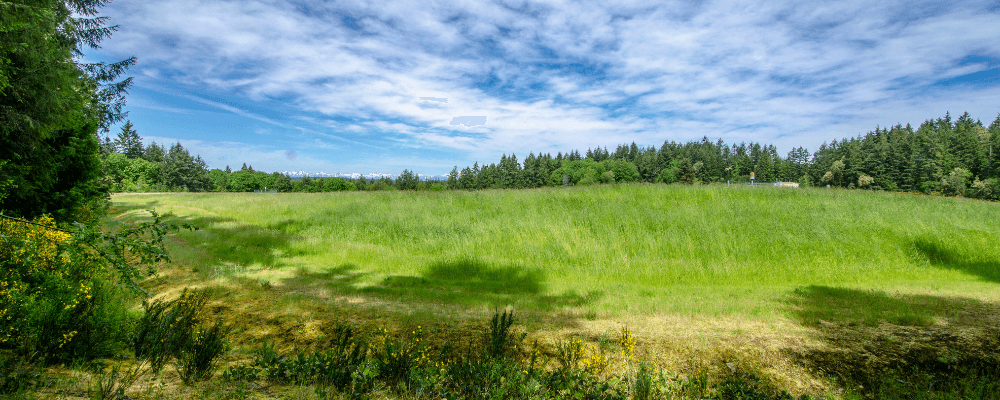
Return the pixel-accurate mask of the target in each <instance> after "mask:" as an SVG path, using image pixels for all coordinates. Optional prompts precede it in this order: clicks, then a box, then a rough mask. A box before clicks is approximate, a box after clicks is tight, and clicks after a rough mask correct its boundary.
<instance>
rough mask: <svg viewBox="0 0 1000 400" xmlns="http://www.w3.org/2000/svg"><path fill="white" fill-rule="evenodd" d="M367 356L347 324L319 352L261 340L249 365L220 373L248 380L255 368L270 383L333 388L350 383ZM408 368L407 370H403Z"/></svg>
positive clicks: (250, 379) (358, 339)
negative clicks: (282, 349)
mask: <svg viewBox="0 0 1000 400" xmlns="http://www.w3.org/2000/svg"><path fill="white" fill-rule="evenodd" d="M367 356H368V344H367V342H366V341H365V340H363V339H361V338H359V337H357V336H356V335H355V332H354V330H353V329H352V328H350V327H343V326H341V327H337V328H336V329H335V333H334V338H333V347H332V348H331V349H329V350H327V351H323V352H313V353H311V354H306V353H298V354H295V355H294V356H287V357H286V356H283V355H280V354H279V353H278V352H277V351H275V350H274V344H273V343H270V342H268V343H265V344H264V345H262V346H261V347H260V348H259V349H258V350H257V351H256V352H255V353H254V361H253V364H252V367H250V368H247V367H231V368H230V369H229V370H228V371H227V372H226V374H225V375H224V377H226V378H227V379H229V380H244V381H252V380H253V379H256V375H257V373H258V372H259V371H263V372H264V375H265V378H266V379H267V380H268V381H270V382H274V383H293V384H300V385H301V384H320V385H332V386H333V387H335V388H337V390H341V391H344V390H347V389H348V388H351V387H352V386H354V380H355V377H356V376H357V375H358V370H359V369H360V367H361V366H362V364H363V363H364V362H365V360H366V359H367ZM407 372H408V371H407Z"/></svg>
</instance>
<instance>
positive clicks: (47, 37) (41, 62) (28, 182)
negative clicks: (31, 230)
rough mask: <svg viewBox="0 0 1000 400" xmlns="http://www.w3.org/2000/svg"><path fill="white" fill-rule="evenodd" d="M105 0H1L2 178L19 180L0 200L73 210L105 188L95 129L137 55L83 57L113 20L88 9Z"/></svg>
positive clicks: (120, 95)
mask: <svg viewBox="0 0 1000 400" xmlns="http://www.w3.org/2000/svg"><path fill="white" fill-rule="evenodd" d="M105 3H107V1H106V0H74V1H62V0H33V1H26V0H10V1H3V2H0V164H3V165H4V167H3V168H2V169H0V182H8V183H10V184H11V185H13V186H15V187H17V188H18V189H17V190H16V191H14V192H11V193H8V195H7V196H0V197H2V199H0V209H4V210H6V212H8V213H11V214H18V215H20V216H23V217H29V218H30V217H34V216H37V215H40V214H42V213H52V214H53V215H54V216H55V217H56V218H57V219H59V220H61V221H67V220H69V219H73V218H75V216H76V215H78V212H79V211H82V210H83V208H85V207H91V206H92V207H91V208H92V209H94V208H96V207H98V206H97V205H96V202H100V201H101V199H103V198H104V196H105V195H106V193H107V190H108V188H107V187H103V186H102V185H101V183H100V179H101V178H102V173H101V168H102V166H101V162H100V158H99V153H100V148H101V145H100V143H99V139H98V136H97V133H98V132H106V131H107V127H108V126H110V125H111V124H113V123H115V122H118V121H120V120H121V119H122V118H123V116H124V113H122V112H121V108H122V106H123V104H124V93H125V89H126V88H127V87H128V86H129V84H130V82H131V80H130V78H129V79H125V80H122V81H120V82H114V80H116V79H118V77H119V76H121V74H123V73H124V71H125V70H126V69H127V68H128V67H129V66H130V65H132V64H133V63H134V62H135V59H134V58H130V59H128V60H125V61H122V62H119V63H114V64H101V63H98V64H84V63H81V62H80V61H79V60H80V58H81V56H82V55H83V49H84V48H85V47H90V48H96V47H97V45H98V43H99V42H100V41H101V40H102V39H104V38H106V37H108V36H110V35H111V33H112V32H113V31H114V30H115V28H114V27H107V26H105V23H106V19H104V18H94V17H93V16H94V15H96V14H97V11H98V8H100V7H101V6H103V5H104V4H105Z"/></svg>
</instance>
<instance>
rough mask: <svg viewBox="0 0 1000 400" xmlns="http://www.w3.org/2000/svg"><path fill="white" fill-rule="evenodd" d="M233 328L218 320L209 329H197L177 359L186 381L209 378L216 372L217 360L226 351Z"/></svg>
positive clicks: (182, 376)
mask: <svg viewBox="0 0 1000 400" xmlns="http://www.w3.org/2000/svg"><path fill="white" fill-rule="evenodd" d="M231 330H232V329H231V327H230V326H228V325H226V324H223V323H222V321H220V320H217V321H216V322H215V324H214V325H212V326H211V327H209V328H208V329H205V330H198V331H195V333H194V334H193V335H192V336H191V342H190V343H189V344H188V345H187V346H185V347H184V350H183V351H182V352H181V355H180V357H178V360H177V366H178V368H177V370H178V373H180V376H181V380H182V381H184V383H186V384H191V383H193V382H198V381H203V380H207V379H209V378H211V377H212V375H214V374H215V368H216V361H217V360H218V358H219V356H221V355H222V354H223V353H225V351H226V347H227V346H226V340H225V339H226V336H228V335H229V333H230V332H231Z"/></svg>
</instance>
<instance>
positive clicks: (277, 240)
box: [164, 214, 302, 272]
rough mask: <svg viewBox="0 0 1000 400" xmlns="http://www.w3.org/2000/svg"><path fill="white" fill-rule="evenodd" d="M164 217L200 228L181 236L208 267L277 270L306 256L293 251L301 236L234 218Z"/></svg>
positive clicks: (167, 215) (201, 262)
mask: <svg viewBox="0 0 1000 400" xmlns="http://www.w3.org/2000/svg"><path fill="white" fill-rule="evenodd" d="M164 216H165V217H166V218H165V220H166V221H167V222H174V223H187V224H192V225H195V226H197V227H199V230H197V231H194V232H181V233H180V234H179V236H180V237H181V239H182V240H184V241H185V242H186V243H187V245H188V247H191V248H193V249H196V250H198V251H199V254H198V257H207V259H201V260H198V261H197V263H198V264H201V265H204V266H209V265H211V266H215V267H216V268H217V269H218V268H221V267H219V266H230V267H232V268H236V269H245V268H248V267H251V266H254V267H255V268H273V267H281V266H282V258H284V257H287V256H296V255H301V254H302V251H301V250H296V249H293V247H292V243H293V242H294V241H295V240H297V236H295V235H292V234H288V233H285V232H282V231H280V230H278V229H273V228H270V227H260V226H255V225H248V224H244V223H241V222H238V221H236V220H234V219H232V218H222V217H193V218H178V217H176V216H173V215H171V214H166V215H164ZM231 272H239V271H231Z"/></svg>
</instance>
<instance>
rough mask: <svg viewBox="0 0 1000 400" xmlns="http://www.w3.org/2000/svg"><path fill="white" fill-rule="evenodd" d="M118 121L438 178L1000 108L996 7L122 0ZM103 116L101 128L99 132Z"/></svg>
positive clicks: (846, 130)
mask: <svg viewBox="0 0 1000 400" xmlns="http://www.w3.org/2000/svg"><path fill="white" fill-rule="evenodd" d="M103 14H104V15H105V16H108V17H110V18H111V22H112V23H115V24H118V25H120V27H119V31H118V32H117V33H116V34H115V35H114V36H112V37H111V38H110V39H107V40H105V41H104V42H103V43H102V46H103V47H102V48H101V49H100V50H93V51H90V52H89V53H88V55H87V57H86V59H87V61H94V60H107V61H114V60H118V59H122V58H125V57H128V56H132V55H134V56H136V57H138V64H137V65H136V66H135V67H133V69H132V70H131V71H130V72H131V75H132V76H134V77H135V86H134V88H133V89H132V90H131V92H130V95H129V103H128V104H129V105H128V110H129V111H130V119H131V120H132V122H133V123H134V124H135V126H136V129H137V130H138V131H139V134H140V135H142V136H143V137H144V138H146V139H147V140H156V141H157V142H161V143H163V142H176V141H180V142H181V143H182V144H183V145H184V146H185V147H187V148H189V149H190V150H191V151H192V152H193V153H198V154H201V156H202V157H203V158H204V159H205V160H206V161H207V162H208V164H209V166H210V167H213V168H224V167H225V166H226V165H231V166H233V167H239V166H240V165H242V163H244V162H246V163H248V164H251V165H253V167H254V168H255V169H259V170H265V171H298V170H305V171H307V172H320V171H322V172H327V173H352V172H359V173H372V172H381V173H393V174H395V173H398V172H400V171H402V170H403V169H404V168H406V169H412V170H414V171H416V172H418V173H423V174H445V173H447V172H448V171H450V170H451V168H452V166H455V165H457V166H458V167H459V168H460V169H461V168H462V167H464V166H467V165H471V164H472V163H473V162H476V161H478V162H480V163H483V162H487V163H489V162H496V161H498V160H499V158H500V155H501V154H504V153H507V154H510V153H516V154H517V155H518V157H519V158H520V159H523V157H524V156H525V155H527V154H528V152H529V151H530V152H535V153H538V152H552V153H553V154H554V153H555V152H557V151H564V152H565V151H568V150H572V149H577V150H580V151H584V150H586V149H587V148H593V147H598V146H607V147H609V148H612V149H613V147H614V146H615V145H617V144H619V143H630V142H633V141H634V142H636V143H637V144H640V145H655V146H659V145H660V144H662V143H663V141H664V140H674V141H679V142H686V141H688V140H697V139H700V138H701V137H702V136H708V137H709V138H711V139H713V140H714V139H717V138H722V139H723V140H725V141H726V142H728V143H733V142H741V141H748V142H749V141H757V142H764V143H773V144H775V145H777V146H778V149H779V151H780V152H782V153H785V152H787V151H789V150H790V149H791V148H792V147H794V146H805V147H807V148H809V149H810V150H815V149H816V148H817V147H818V146H819V144H820V143H822V142H825V141H829V140H832V139H835V138H842V137H848V136H856V135H858V134H861V133H864V132H867V131H869V130H872V129H874V128H875V126H876V125H881V126H886V125H894V124H896V123H904V124H905V123H907V122H910V123H913V124H914V125H916V124H919V123H920V122H921V121H923V120H924V119H927V118H932V117H938V116H943V115H944V113H945V112H946V111H950V112H951V113H952V114H960V113H961V112H963V111H968V112H969V113H971V114H972V115H973V116H974V117H976V118H980V119H982V120H984V121H985V122H987V123H988V122H990V121H992V120H993V119H994V118H996V116H997V113H998V112H1000V28H998V26H1000V6H998V5H997V3H996V2H995V1H951V2H937V1H934V2H920V1H882V2H869V1H839V2H822V3H820V2H811V1H802V2H793V1H760V2H752V1H690V2H670V1H661V0H656V1H642V0H636V1H618V2H607V1H594V2H588V1H573V2H566V1H547V2H533V1H493V2H490V1H433V0H420V1H389V2H381V1H380V2H359V1H350V0H348V1H337V2H320V1H301V0H300V1H295V0H239V1H230V0H142V1H125V0H118V1H116V2H113V3H111V4H110V5H108V6H107V7H106V8H105V9H104V12H103ZM116 132H117V128H113V129H112V134H114V133H116Z"/></svg>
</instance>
